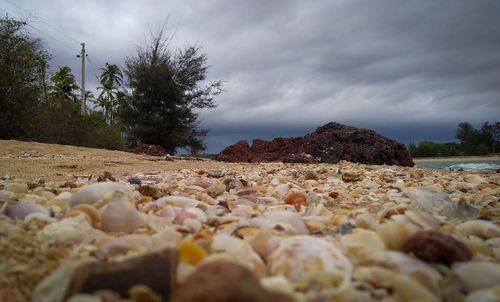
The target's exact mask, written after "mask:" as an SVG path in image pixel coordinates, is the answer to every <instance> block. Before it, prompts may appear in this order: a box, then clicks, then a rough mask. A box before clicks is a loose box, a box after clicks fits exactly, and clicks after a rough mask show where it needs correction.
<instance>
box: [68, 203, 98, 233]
mask: <svg viewBox="0 0 500 302" xmlns="http://www.w3.org/2000/svg"><path fill="white" fill-rule="evenodd" d="M79 212H80V213H83V214H85V215H87V217H88V218H89V219H90V224H91V225H92V227H94V228H95V227H97V225H98V224H99V222H100V221H101V214H100V213H99V211H98V210H97V209H96V208H95V207H94V206H92V205H89V204H86V203H82V204H79V205H76V206H74V207H72V208H71V210H70V212H69V214H68V215H69V216H74V215H76V214H77V213H79Z"/></svg>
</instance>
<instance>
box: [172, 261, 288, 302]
mask: <svg viewBox="0 0 500 302" xmlns="http://www.w3.org/2000/svg"><path fill="white" fill-rule="evenodd" d="M197 301H204V302H229V301H240V302H268V301H272V302H293V301H294V300H293V299H292V298H290V297H288V296H286V295H284V294H280V293H275V292H270V291H267V290H265V289H264V288H262V287H261V286H260V283H259V280H257V278H256V277H255V276H254V275H253V274H252V272H251V271H250V270H248V269H247V268H246V267H244V266H242V265H239V264H236V263H232V262H226V261H216V262H209V263H206V264H203V265H200V266H199V267H198V268H196V270H195V271H194V272H193V273H191V275H189V276H188V277H187V279H186V281H185V282H184V283H183V284H182V285H181V286H180V287H179V289H178V290H176V291H175V292H174V295H173V297H172V299H171V300H170V302H197Z"/></svg>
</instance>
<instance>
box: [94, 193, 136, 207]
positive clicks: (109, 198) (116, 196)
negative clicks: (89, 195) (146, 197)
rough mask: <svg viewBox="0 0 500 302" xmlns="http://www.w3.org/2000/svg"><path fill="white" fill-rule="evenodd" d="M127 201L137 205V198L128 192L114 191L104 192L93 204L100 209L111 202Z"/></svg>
mask: <svg viewBox="0 0 500 302" xmlns="http://www.w3.org/2000/svg"><path fill="white" fill-rule="evenodd" d="M116 201H120V202H126V203H129V204H132V205H135V199H134V198H133V197H132V196H131V195H130V194H129V193H127V192H123V191H113V192H109V193H106V194H104V196H102V197H101V199H99V200H98V201H97V202H96V203H94V204H93V206H94V207H96V208H97V209H100V208H102V207H104V206H105V205H107V204H109V203H111V202H116Z"/></svg>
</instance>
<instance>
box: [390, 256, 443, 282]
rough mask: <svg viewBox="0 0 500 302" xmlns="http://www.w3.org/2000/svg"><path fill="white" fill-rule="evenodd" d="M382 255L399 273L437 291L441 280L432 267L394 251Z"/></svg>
mask: <svg viewBox="0 0 500 302" xmlns="http://www.w3.org/2000/svg"><path fill="white" fill-rule="evenodd" d="M384 254H385V256H384V257H388V258H387V259H388V261H389V263H393V264H395V265H396V267H397V268H398V270H399V271H400V272H401V273H403V274H405V275H408V276H410V277H412V278H414V279H416V280H418V281H420V283H422V284H423V285H426V286H427V287H429V288H432V289H437V288H438V286H439V284H440V282H441V280H442V279H443V277H442V276H441V274H439V272H438V271H437V270H436V269H435V268H434V267H432V266H430V265H429V264H427V263H426V262H424V261H422V260H420V259H417V258H414V257H411V256H408V255H406V254H404V253H401V252H396V251H387V252H385V253H384Z"/></svg>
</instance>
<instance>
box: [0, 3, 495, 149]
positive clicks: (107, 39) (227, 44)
mask: <svg viewBox="0 0 500 302" xmlns="http://www.w3.org/2000/svg"><path fill="white" fill-rule="evenodd" d="M0 13H2V15H5V13H7V14H8V15H9V16H10V17H14V18H27V20H28V24H29V27H28V30H29V31H30V33H31V34H32V36H34V37H40V38H42V39H43V42H44V44H43V46H44V48H45V49H46V50H47V51H48V52H49V53H51V54H52V59H51V61H50V65H51V68H52V70H54V71H55V70H56V69H57V67H58V66H69V67H71V69H72V70H73V73H74V74H75V77H76V79H77V81H78V82H80V78H81V75H80V74H81V60H80V59H79V58H77V57H76V54H78V53H79V51H80V49H81V46H80V43H81V42H85V44H86V50H87V52H88V55H89V56H88V61H87V62H86V65H87V66H86V67H87V68H86V77H85V79H86V88H87V89H89V90H92V91H95V88H96V87H97V86H98V80H97V78H96V75H97V76H98V75H99V68H101V67H103V66H104V64H105V62H109V63H111V64H117V65H118V66H120V67H123V68H124V67H125V59H126V57H132V56H134V55H136V54H137V47H145V46H146V45H147V43H148V42H149V37H150V32H154V33H155V32H157V31H158V30H159V29H160V28H161V26H162V25H163V24H165V23H166V29H165V30H166V33H167V34H168V35H169V36H172V40H171V42H170V46H171V48H172V49H183V48H185V47H188V46H192V45H198V46H202V48H201V52H202V53H204V54H206V56H207V62H208V64H209V65H210V68H209V70H208V75H207V80H208V81H217V80H222V81H223V82H224V85H223V89H224V92H223V93H222V94H221V95H219V96H217V97H216V98H215V103H216V104H217V108H215V109H202V110H200V112H199V119H200V125H201V126H202V127H203V128H209V129H211V130H210V132H209V134H208V135H207V137H206V138H205V144H206V145H207V150H206V152H207V153H218V152H220V151H221V150H222V149H224V148H225V147H226V146H228V145H230V144H234V143H236V142H238V141H239V140H242V139H245V140H248V141H249V142H250V143H251V141H252V140H253V139H256V138H261V139H266V140H271V139H273V138H275V137H293V136H302V135H305V134H307V133H311V132H313V131H314V130H315V129H316V128H317V127H319V126H321V125H323V124H325V123H328V122H330V121H334V122H339V123H343V124H346V125H350V126H354V127H360V128H370V129H373V130H375V131H377V132H378V133H380V134H382V135H384V136H386V137H389V138H391V139H395V140H397V141H399V142H401V143H405V144H408V143H410V142H415V143H417V142H419V141H423V140H432V141H436V142H449V141H454V140H455V138H454V135H455V131H456V128H457V124H458V123H459V122H463V121H467V122H470V123H471V124H473V125H474V126H475V127H477V128H479V127H480V126H481V125H482V123H484V122H485V121H490V122H494V121H500V17H499V16H500V1H497V0H481V1H471V0H454V1H441V0H419V1H399V0H390V1H389V0H373V1H368V0H364V1H361V0H315V1H301V0H253V1H243V0H241V1H240V0H209V1H194V0H164V1H160V0H142V1H135V0H86V1H73V0H44V1H40V0H0ZM95 94H97V92H96V93H95Z"/></svg>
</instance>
